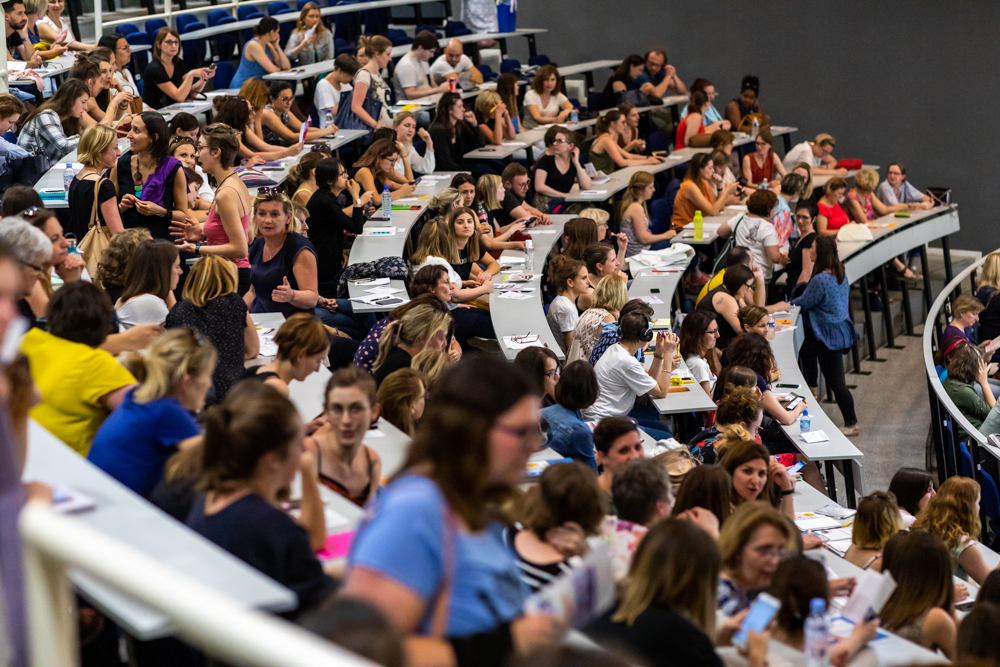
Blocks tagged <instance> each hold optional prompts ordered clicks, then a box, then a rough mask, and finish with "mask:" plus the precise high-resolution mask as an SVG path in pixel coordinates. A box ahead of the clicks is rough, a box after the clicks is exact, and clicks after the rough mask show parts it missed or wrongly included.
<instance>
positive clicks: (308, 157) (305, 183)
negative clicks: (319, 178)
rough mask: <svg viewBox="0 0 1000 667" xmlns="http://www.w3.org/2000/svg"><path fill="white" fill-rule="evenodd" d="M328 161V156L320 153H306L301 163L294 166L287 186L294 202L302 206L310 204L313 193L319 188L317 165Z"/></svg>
mask: <svg viewBox="0 0 1000 667" xmlns="http://www.w3.org/2000/svg"><path fill="white" fill-rule="evenodd" d="M324 159H326V156H325V155H323V153H321V152H319V151H308V152H307V153H304V154H303V155H302V157H301V158H299V161H298V162H297V163H295V164H294V165H292V168H291V169H290V170H289V171H288V178H287V179H285V185H286V186H287V188H288V191H289V192H291V193H292V201H293V202H294V203H296V204H299V205H301V206H306V205H308V204H309V200H310V199H311V198H312V196H313V193H314V192H316V189H317V188H318V187H319V186H317V185H316V165H318V164H319V163H320V161H322V160H324Z"/></svg>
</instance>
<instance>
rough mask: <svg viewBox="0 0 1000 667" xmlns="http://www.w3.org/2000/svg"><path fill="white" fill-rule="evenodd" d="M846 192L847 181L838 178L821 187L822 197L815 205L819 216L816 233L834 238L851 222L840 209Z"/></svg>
mask: <svg viewBox="0 0 1000 667" xmlns="http://www.w3.org/2000/svg"><path fill="white" fill-rule="evenodd" d="M846 192H847V181H845V180H844V179H842V178H841V177H840V176H834V177H833V178H831V179H830V180H829V181H827V182H826V185H825V186H823V196H822V197H820V199H819V204H817V208H818V209H819V215H818V216H816V231H817V232H819V233H820V234H829V235H831V236H836V235H837V232H838V231H840V228H841V227H843V226H844V225H846V224H847V223H849V222H850V221H851V220H850V218H848V216H847V212H846V211H845V210H844V209H843V208H842V207H841V203H843V201H844V194H845V193H846Z"/></svg>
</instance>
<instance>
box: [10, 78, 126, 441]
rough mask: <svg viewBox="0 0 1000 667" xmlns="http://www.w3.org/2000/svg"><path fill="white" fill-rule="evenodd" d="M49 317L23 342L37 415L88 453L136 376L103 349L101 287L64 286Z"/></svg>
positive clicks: (105, 314)
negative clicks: (44, 326)
mask: <svg viewBox="0 0 1000 667" xmlns="http://www.w3.org/2000/svg"><path fill="white" fill-rule="evenodd" d="M63 85H65V84H63ZM46 319H47V320H48V331H42V330H41V329H38V328H32V329H30V330H29V331H28V333H27V334H25V336H24V339H23V340H22V341H21V346H20V350H21V352H22V353H23V354H24V355H25V356H26V357H28V361H29V362H30V364H31V377H32V378H33V379H34V381H35V384H36V385H37V387H38V390H39V391H40V392H41V395H42V402H41V404H40V405H37V406H35V407H34V408H33V409H32V410H31V417H32V419H34V420H35V421H37V422H38V423H39V424H41V425H42V426H43V427H45V428H46V429H47V430H48V431H49V432H51V433H52V435H54V436H55V437H57V438H59V439H60V440H61V441H63V442H64V443H66V444H67V445H69V446H70V447H72V448H73V449H74V450H76V452H77V453H78V454H80V455H81V456H86V455H87V452H88V451H89V449H90V443H91V441H92V440H93V438H94V434H95V433H97V429H98V428H100V426H101V424H103V423H104V420H105V419H106V418H107V417H108V415H109V414H111V412H112V411H113V410H114V409H115V408H117V407H118V406H119V405H121V403H122V402H123V401H124V400H125V395H126V394H127V393H128V391H129V390H130V389H132V388H133V387H134V386H135V384H136V380H135V378H134V377H133V376H132V374H131V373H129V372H128V371H127V370H125V369H124V368H123V367H122V366H120V365H119V364H118V362H117V361H115V358H114V357H113V356H111V354H109V353H108V352H105V351H104V350H102V349H100V347H101V345H102V344H103V343H104V342H105V339H106V338H107V336H108V331H109V330H111V327H112V326H113V324H114V309H113V308H112V307H111V302H110V301H109V300H108V297H107V295H106V294H104V292H102V291H101V288H99V287H97V286H96V285H94V284H92V283H88V282H86V281H84V280H78V281H76V282H72V283H69V284H67V285H63V286H62V287H61V288H60V289H59V290H57V291H56V293H55V294H53V295H52V299H51V300H50V301H49V307H48V310H47V311H46ZM67 368H76V369H78V370H79V372H76V373H67V372H66V369H67Z"/></svg>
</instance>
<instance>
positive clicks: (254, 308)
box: [243, 192, 354, 357]
mask: <svg viewBox="0 0 1000 667" xmlns="http://www.w3.org/2000/svg"><path fill="white" fill-rule="evenodd" d="M294 221H295V216H294V215H293V213H292V202H291V200H289V199H288V197H287V196H285V195H284V194H282V193H280V192H265V193H262V194H259V195H257V198H256V199H255V200H254V206H253V229H254V230H256V234H257V235H258V238H256V239H255V240H254V242H253V243H251V244H250V250H249V255H248V257H249V260H250V290H249V291H248V292H247V293H246V294H245V295H244V296H243V300H244V301H245V302H246V304H247V307H248V308H249V309H250V312H251V313H281V314H283V315H284V316H285V317H288V316H289V315H291V314H292V313H312V312H313V310H314V309H315V308H316V299H317V297H318V296H319V294H318V291H317V289H318V288H317V281H316V249H315V248H313V245H312V243H310V242H309V240H308V239H307V238H306V237H304V236H302V235H301V234H297V233H295V232H293V231H292V230H291V228H292V225H293V223H294ZM351 356H352V357H353V356H354V355H353V353H352V354H351Z"/></svg>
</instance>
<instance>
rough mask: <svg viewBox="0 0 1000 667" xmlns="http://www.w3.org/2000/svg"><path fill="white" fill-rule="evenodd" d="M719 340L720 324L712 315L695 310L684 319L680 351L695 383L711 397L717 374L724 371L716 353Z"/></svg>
mask: <svg viewBox="0 0 1000 667" xmlns="http://www.w3.org/2000/svg"><path fill="white" fill-rule="evenodd" d="M718 340H719V323H718V322H716V321H715V318H714V317H712V315H711V314H710V313H708V312H706V311H704V310H694V311H691V312H690V313H688V314H687V317H685V318H684V322H683V323H682V324H681V335H680V345H679V346H678V349H679V351H680V353H681V356H682V357H684V363H686V364H687V367H688V370H690V371H691V374H692V375H694V381H695V382H697V383H698V384H700V385H701V388H702V389H704V390H705V393H706V394H708V395H709V396H711V395H712V392H713V390H714V389H715V380H716V374H717V373H718V372H719V371H721V370H722V369H721V368H720V366H719V361H718V355H717V354H716V353H715V350H716V347H715V343H716V341H718Z"/></svg>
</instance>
